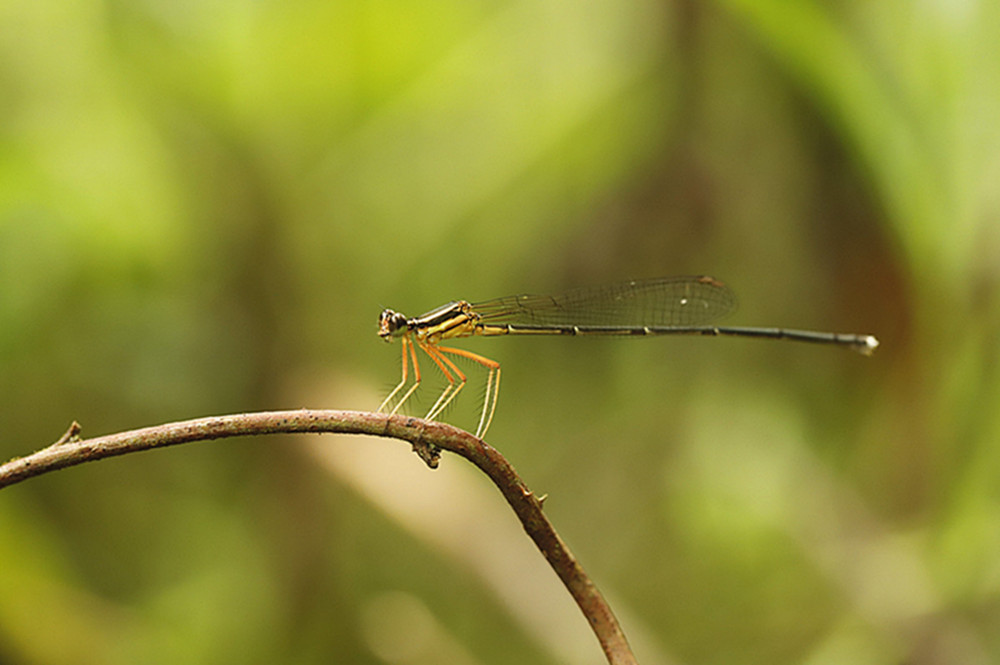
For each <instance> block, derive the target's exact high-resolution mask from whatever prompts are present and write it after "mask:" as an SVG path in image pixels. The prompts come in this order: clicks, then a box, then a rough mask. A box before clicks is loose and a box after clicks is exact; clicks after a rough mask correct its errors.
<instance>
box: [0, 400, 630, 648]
mask: <svg viewBox="0 0 1000 665" xmlns="http://www.w3.org/2000/svg"><path fill="white" fill-rule="evenodd" d="M323 432H330V433H341V434H371V435H375V436H384V437H390V438H395V439H402V440H404V441H409V442H410V443H411V444H412V445H413V449H414V451H415V452H416V453H417V454H418V455H420V457H421V459H423V460H424V462H425V463H427V464H428V466H430V467H431V468H434V467H436V466H437V464H438V458H439V455H440V450H450V451H451V452H453V453H456V454H458V455H461V456H462V457H464V458H466V459H467V460H469V461H470V462H472V463H473V464H475V465H476V466H477V467H479V469H481V470H482V471H483V472H484V473H485V474H486V475H487V476H489V477H490V479H491V480H492V481H493V482H494V484H495V485H496V486H497V487H498V488H499V489H500V492H501V493H502V494H503V496H504V498H505V499H507V503H509V504H510V506H511V508H513V509H514V512H515V513H516V514H517V517H518V519H519V520H521V524H522V525H523V526H524V530H525V531H527V533H528V535H529V536H530V537H531V539H532V540H533V541H534V542H535V545H536V546H537V547H538V549H539V550H541V552H542V554H543V555H544V556H545V558H546V560H547V561H548V562H549V565H551V566H552V568H553V569H554V570H555V571H556V574H557V575H559V578H560V579H561V580H562V581H563V584H565V585H566V588H567V589H568V590H569V592H570V594H571V595H572V596H573V598H574V600H576V603H577V605H578V606H579V607H580V609H581V610H582V611H583V614H584V616H585V617H586V618H587V621H588V622H589V623H590V626H591V628H592V629H593V631H594V633H595V634H596V635H597V639H598V640H599V641H600V643H601V647H602V648H603V649H604V653H605V655H606V656H607V659H608V662H609V663H612V664H613V665H619V664H632V663H635V662H636V660H635V657H634V656H633V655H632V651H631V649H630V648H629V645H628V642H627V640H626V639H625V634H624V633H623V632H622V630H621V627H620V626H619V625H618V621H617V619H615V616H614V614H613V613H612V611H611V608H610V607H609V606H608V604H607V602H606V601H605V600H604V597H603V596H602V595H601V593H600V591H598V590H597V587H596V586H594V583H593V582H592V581H591V579H590V578H589V577H588V576H587V574H586V573H585V572H584V571H583V568H582V567H581V566H580V564H579V563H578V562H577V560H576V558H575V557H574V556H573V554H572V553H571V552H570V551H569V548H567V547H566V544H565V543H564V542H563V541H562V539H561V538H560V537H559V534H557V533H556V531H555V529H554V528H553V526H552V524H551V523H550V522H549V520H548V518H546V517H545V515H544V513H543V512H542V503H541V501H540V500H539V499H538V498H537V497H536V496H535V495H534V493H532V492H531V490H529V489H528V487H527V486H526V485H525V484H524V483H523V482H522V481H521V479H520V477H519V476H518V475H517V472H516V471H515V470H514V467H512V466H511V465H510V463H509V462H507V460H506V459H505V458H504V457H503V456H502V455H501V454H500V453H499V452H497V450H496V449H494V448H492V447H491V446H489V445H488V444H487V443H486V442H484V441H482V440H481V439H477V438H476V437H474V436H473V435H471V434H469V433H468V432H465V431H463V430H460V429H457V428H455V427H452V426H451V425H448V424H445V423H438V422H432V421H427V420H421V419H418V418H408V417H406V416H385V415H383V414H376V413H369V412H365V411H314V410H309V409H302V410H298V411H272V412H263V413H246V414H238V415H231V416H216V417H211V418H200V419H197V420H188V421H184V422H178V423H168V424H166V425H157V426H155V427H146V428H144V429H138V430H133V431H130V432H120V433H118V434H109V435H107V436H101V437H95V438H93V439H82V438H80V426H79V425H78V424H77V423H75V422H74V423H73V424H72V425H71V426H70V428H69V430H68V431H67V432H66V433H65V434H64V435H63V436H62V437H60V439H59V440H58V441H56V442H55V443H53V444H52V445H51V446H49V447H47V448H44V449H42V450H39V451H38V452H36V453H33V454H31V455H28V456H26V457H20V458H16V459H13V460H11V461H9V462H7V463H5V464H3V465H0V489H2V488H4V487H7V486H9V485H13V484H15V483H19V482H21V481H22V480H27V479H28V478H33V477H35V476H40V475H42V474H44V473H48V472H50V471H55V470H56V469H63V468H66V467H69V466H75V465H77V464H83V463H84V462H90V461H94V460H100V459H104V458H106V457H115V456H117V455H125V454H128V453H133V452H138V451H141V450H150V449H153V448H163V447H166V446H174V445H177V444H181V443H190V442H193V441H208V440H211V439H222V438H228V437H234V436H249V435H253V434H278V433H285V434H291V433H323Z"/></svg>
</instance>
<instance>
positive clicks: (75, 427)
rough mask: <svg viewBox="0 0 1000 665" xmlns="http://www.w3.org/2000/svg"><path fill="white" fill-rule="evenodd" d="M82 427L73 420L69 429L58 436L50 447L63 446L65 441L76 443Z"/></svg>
mask: <svg viewBox="0 0 1000 665" xmlns="http://www.w3.org/2000/svg"><path fill="white" fill-rule="evenodd" d="M82 429H83V428H82V427H80V423H78V422H76V421H75V420H74V421H73V422H72V424H70V426H69V429H68V430H66V432H65V433H64V434H63V435H62V436H61V437H59V440H58V441H56V442H55V443H53V444H52V447H57V446H65V445H66V444H67V443H76V442H77V441H79V440H80V432H81V430H82Z"/></svg>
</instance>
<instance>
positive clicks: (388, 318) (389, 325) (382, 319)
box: [378, 309, 406, 340]
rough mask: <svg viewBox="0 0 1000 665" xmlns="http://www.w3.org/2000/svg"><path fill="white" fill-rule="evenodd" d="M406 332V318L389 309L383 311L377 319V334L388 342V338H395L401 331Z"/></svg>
mask: <svg viewBox="0 0 1000 665" xmlns="http://www.w3.org/2000/svg"><path fill="white" fill-rule="evenodd" d="M403 330H406V317H405V316H403V315H402V314H400V313H399V312H394V311H393V310H391V309H384V310H382V313H381V314H380V315H379V317H378V334H379V337H382V338H384V339H386V340H388V339H389V338H390V337H397V336H399V335H400V334H401V331H403Z"/></svg>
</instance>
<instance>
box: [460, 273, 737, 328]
mask: <svg viewBox="0 0 1000 665" xmlns="http://www.w3.org/2000/svg"><path fill="white" fill-rule="evenodd" d="M472 307H473V309H474V310H475V311H476V312H477V313H478V314H479V315H480V316H481V317H482V320H483V321H486V322H489V323H493V324H512V325H517V324H520V325H531V326H553V327H565V326H627V327H643V326H648V327H664V326H698V325H702V324H705V323H708V322H709V321H714V320H716V319H718V318H720V317H722V316H725V315H726V314H729V313H730V312H732V311H733V310H734V309H735V308H736V296H735V295H734V294H733V292H732V291H730V290H729V287H727V286H726V285H725V284H723V283H722V282H719V281H717V280H715V279H713V278H711V277H689V276H685V277H660V278H656V279H646V280H633V281H629V282H620V283H617V284H605V285H603V286H594V287H585V288H580V289H574V290H572V291H568V292H566V293H564V294H563V295H558V296H538V295H527V294H526V295H517V296H507V297H506V298H497V299H496V300H487V301H486V302H481V303H476V304H475V305H473V306H472Z"/></svg>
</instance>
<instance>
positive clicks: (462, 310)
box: [378, 277, 878, 437]
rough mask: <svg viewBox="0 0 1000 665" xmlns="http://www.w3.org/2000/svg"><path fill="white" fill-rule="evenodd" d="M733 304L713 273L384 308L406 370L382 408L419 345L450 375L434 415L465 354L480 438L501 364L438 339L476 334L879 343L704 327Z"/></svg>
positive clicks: (865, 350) (461, 381)
mask: <svg viewBox="0 0 1000 665" xmlns="http://www.w3.org/2000/svg"><path fill="white" fill-rule="evenodd" d="M735 306H736V297H735V296H734V295H733V292H732V291H731V290H730V289H729V287H727V286H726V285H725V284H723V283H722V282H720V281H718V280H715V279H713V278H711V277H661V278H657V279H646V280H635V281H630V282H621V283H618V284H608V285H604V286H596V287H588V288H582V289H574V290H573V291H569V292H567V293H565V294H563V295H560V296H539V295H517V296H508V297H506V298H497V299H496V300H487V301H486V302H481V303H476V304H470V303H469V302H466V301H465V300H456V301H453V302H450V303H447V304H445V305H442V306H441V307H438V308H437V309H434V310H431V311H430V312H427V313H426V314H424V315H422V316H418V317H416V318H407V317H406V316H405V315H403V314H400V313H399V312H396V311H394V310H391V309H386V310H383V311H382V314H381V316H380V317H379V328H378V334H379V337H381V338H382V339H384V340H386V341H387V342H388V341H391V340H392V339H393V338H395V337H398V338H399V339H400V341H401V343H402V355H403V376H402V379H401V380H400V382H399V384H398V385H397V386H396V387H395V388H393V390H392V392H390V393H389V396H388V397H386V398H385V401H383V402H382V405H381V406H380V407H379V411H385V410H386V409H388V408H389V407H390V405H392V407H391V410H390V411H389V413H390V414H393V413H396V411H398V410H399V408H400V407H401V406H402V405H403V404H404V403H405V402H406V400H407V399H409V398H410V396H411V395H412V394H413V393H414V391H416V389H417V387H418V386H419V385H420V378H421V377H420V365H419V363H418V362H417V352H416V347H420V348H421V349H423V351H424V352H425V353H426V354H427V355H428V356H430V359H431V360H433V361H434V364H435V365H437V367H438V369H440V370H441V372H442V373H443V374H444V376H445V379H447V381H448V385H447V386H446V387H445V388H444V391H443V392H442V393H441V394H440V396H438V398H437V400H436V401H435V402H434V405H433V406H431V408H430V411H428V412H427V415H426V416H425V417H426V418H428V419H433V418H435V417H437V416H438V415H439V414H440V413H441V412H442V411H443V410H444V409H445V407H447V406H448V405H449V404H450V403H451V401H452V400H454V399H455V397H456V395H458V393H459V392H460V391H461V390H462V388H463V387H464V386H465V383H466V376H465V374H464V373H463V372H462V371H461V370H460V369H459V368H458V367H457V366H456V365H455V363H454V362H453V361H452V360H451V359H450V358H449V357H448V356H457V357H460V358H468V359H469V360H471V361H473V362H475V363H478V364H480V365H482V366H483V367H485V368H486V370H487V372H488V374H487V377H486V397H485V399H484V401H483V410H482V415H481V416H480V418H479V426H478V427H477V429H476V436H477V437H483V436H485V435H486V430H487V429H489V426H490V423H491V422H492V421H493V413H494V411H496V406H497V394H498V391H499V387H500V363H498V362H496V361H495V360H490V359H489V358H485V357H483V356H481V355H479V354H476V353H472V352H471V351H466V350H465V349H456V348H452V347H446V346H441V345H440V343H441V342H442V341H444V340H449V339H457V338H460V337H472V336H475V335H482V336H484V337H485V336H491V335H618V336H645V335H711V336H718V335H733V336H737V337H760V338H766V339H787V340H793V341H798V342H812V343H816V344H833V345H836V346H843V347H847V348H849V349H852V350H854V351H857V352H858V353H861V354H864V355H866V356H868V355H871V354H872V352H874V351H875V348H876V347H878V340H877V339H875V337H874V336H872V335H856V334H849V333H828V332H813V331H811V330H789V329H784V328H745V327H722V326H709V325H706V324H708V323H709V322H711V321H715V320H716V319H718V318H720V317H722V316H725V315H726V314H728V313H730V312H731V311H732V310H733V309H734V308H735ZM411 365H412V367H413V384H412V385H411V386H410V387H409V388H408V389H407V390H406V392H405V393H403V395H402V397H400V398H399V400H398V401H396V402H395V404H393V399H394V398H395V397H396V395H397V394H398V393H399V392H400V391H401V390H402V389H403V387H404V386H406V384H407V381H408V380H409V371H410V367H411Z"/></svg>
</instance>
